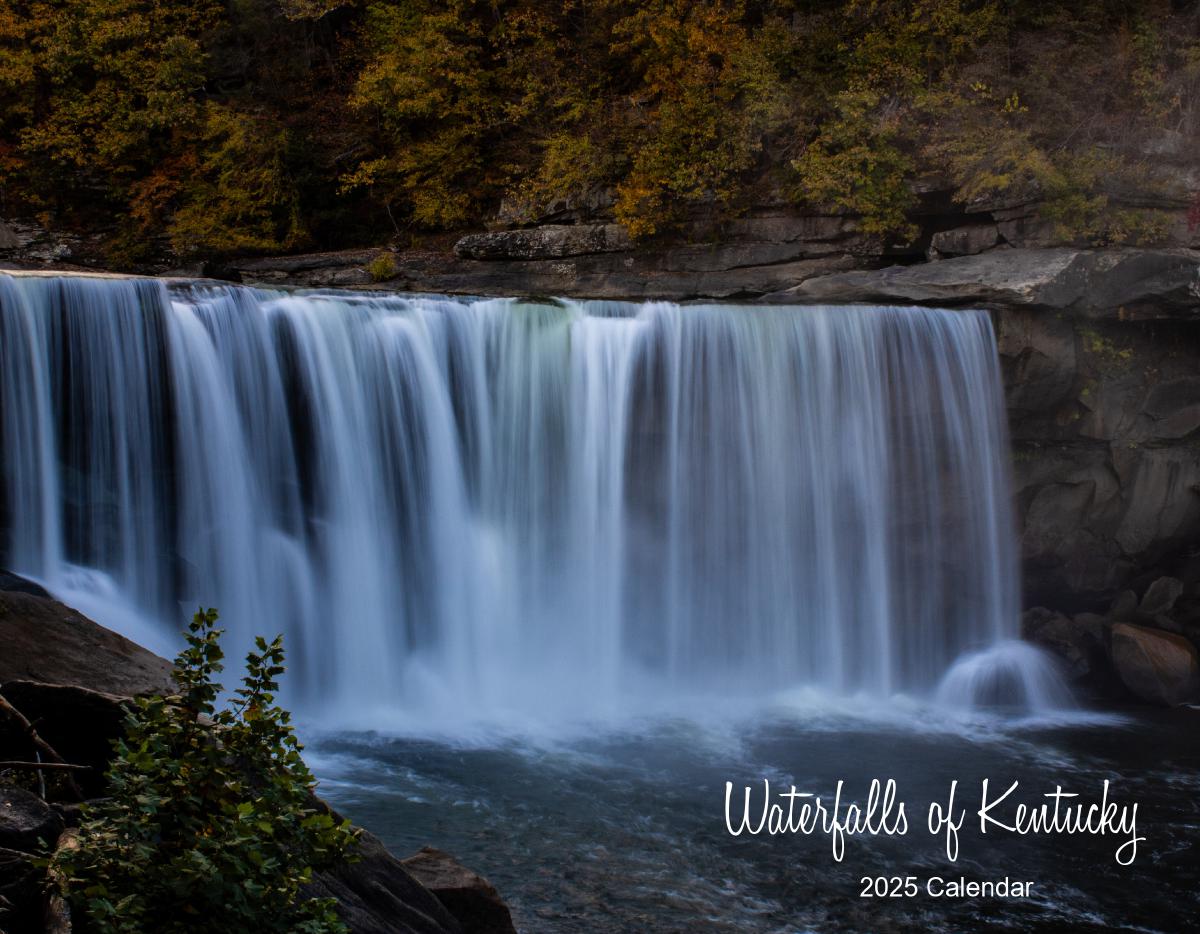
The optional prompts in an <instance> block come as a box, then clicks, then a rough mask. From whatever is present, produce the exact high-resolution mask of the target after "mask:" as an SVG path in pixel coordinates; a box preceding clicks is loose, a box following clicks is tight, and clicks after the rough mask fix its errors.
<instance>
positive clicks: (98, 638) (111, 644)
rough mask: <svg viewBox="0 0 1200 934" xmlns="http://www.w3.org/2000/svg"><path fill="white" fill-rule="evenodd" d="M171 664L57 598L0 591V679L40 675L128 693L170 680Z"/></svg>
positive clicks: (49, 679) (159, 686)
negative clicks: (94, 621)
mask: <svg viewBox="0 0 1200 934" xmlns="http://www.w3.org/2000/svg"><path fill="white" fill-rule="evenodd" d="M170 674H171V666H170V664H169V663H168V662H167V661H165V660H164V659H161V658H159V657H158V656H157V655H155V654H153V653H152V652H148V651H146V650H145V649H143V648H142V647H141V646H139V645H137V644H135V643H133V642H130V641H129V640H128V639H126V638H124V637H122V636H119V635H117V634H116V633H115V632H110V631H109V630H107V629H105V628H104V627H102V626H97V625H96V624H95V623H93V622H92V621H91V620H90V619H88V618H87V617H85V616H83V615H82V614H80V613H77V612H76V611H75V610H72V609H71V608H70V607H66V606H63V605H62V604H61V603H58V602H57V601H54V600H50V599H47V598H45V597H39V596H35V595H34V594H31V593H22V592H18V591H13V590H7V591H0V684H5V683H6V682H9V681H39V682H43V683H46V684H57V685H69V686H73V687H79V688H86V689H87V690H91V691H99V692H102V693H108V694H120V695H125V696H132V695H135V694H147V693H155V692H161V691H164V690H167V689H169V688H170V686H171V679H170Z"/></svg>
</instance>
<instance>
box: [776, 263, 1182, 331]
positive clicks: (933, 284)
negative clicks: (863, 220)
mask: <svg viewBox="0 0 1200 934" xmlns="http://www.w3.org/2000/svg"><path fill="white" fill-rule="evenodd" d="M963 252H968V248H967V246H966V245H964V248H963ZM976 252H979V251H976ZM763 300H764V301H775V302H784V301H787V302H791V301H798V302H808V303H812V302H830V303H837V304H842V303H847V302H863V303H871V304H881V305H910V304H915V305H939V306H943V307H976V308H1036V309H1045V310H1053V311H1055V312H1064V313H1067V314H1071V315H1079V316H1083V317H1112V316H1118V317H1120V318H1121V319H1122V320H1129V319H1133V318H1143V319H1156V318H1176V317H1184V318H1194V319H1195V318H1200V254H1197V253H1195V252H1194V251H1191V250H1072V249H1050V250H1029V249H1008V250H992V251H990V252H987V253H980V255H977V256H959V257H956V258H953V259H947V260H943V261H941V262H935V263H921V264H918V265H915V266H891V267H889V268H887V269H879V270H867V271H858V272H846V273H839V274H834V275H826V276H815V277H812V278H809V279H807V280H805V281H804V282H801V283H798V284H797V285H795V286H793V287H792V288H790V289H787V290H785V291H782V292H775V293H771V294H768V295H766V296H763Z"/></svg>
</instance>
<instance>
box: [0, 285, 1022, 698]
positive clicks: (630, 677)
mask: <svg viewBox="0 0 1200 934" xmlns="http://www.w3.org/2000/svg"><path fill="white" fill-rule="evenodd" d="M0 392H2V395H0V445H2V447H0V494H2V495H0V564H5V565H7V566H9V567H10V568H12V569H13V570H15V571H17V572H19V573H23V574H26V575H29V576H31V577H34V578H36V579H38V580H41V581H43V582H44V583H45V584H46V586H47V587H48V588H49V589H51V590H52V591H54V592H56V593H58V594H59V595H61V596H62V597H63V598H64V599H66V600H67V602H70V603H73V604H74V605H76V606H79V607H80V609H82V610H84V611H85V612H89V613H90V614H92V615H95V616H96V617H97V618H98V619H99V620H100V621H101V622H104V623H106V624H108V625H110V626H112V627H114V628H116V629H118V630H121V631H124V632H126V633H127V634H131V635H133V636H134V637H135V638H140V639H142V640H143V641H146V642H148V643H150V644H151V645H152V647H155V648H159V649H160V650H163V649H164V647H166V648H169V647H170V646H171V645H173V644H174V641H173V636H172V634H173V633H176V632H177V631H178V629H179V627H180V625H181V623H182V621H183V620H184V618H185V617H186V616H188V615H190V613H191V612H192V611H193V610H194V609H195V607H196V606H197V605H199V604H203V605H205V606H209V605H213V606H217V607H219V608H220V610H221V613H222V617H223V619H224V621H225V624H226V625H227V626H228V627H229V628H230V629H231V631H232V632H231V638H232V639H233V640H234V641H235V643H236V645H238V646H241V645H245V644H247V643H248V640H249V638H250V636H251V635H252V634H255V633H260V632H261V633H264V634H274V633H275V632H277V631H282V632H283V633H284V634H285V637H286V644H287V648H288V651H289V659H290V673H289V679H290V685H291V690H292V692H293V695H294V697H295V698H296V699H297V701H298V702H300V703H303V702H305V701H306V700H307V701H315V700H317V699H321V700H325V701H327V700H329V699H337V700H339V701H343V702H346V703H353V704H358V705H377V706H381V707H386V706H388V705H397V706H399V705H403V704H406V703H411V702H412V700H413V697H414V696H415V695H418V694H422V693H426V694H429V692H432V695H431V696H436V697H442V698H452V699H453V703H454V704H457V705H459V706H460V707H462V708H463V709H468V710H479V711H486V710H495V709H526V710H533V711H538V710H543V711H545V710H551V709H555V710H557V709H560V708H562V709H568V708H569V709H575V708H579V709H582V710H586V711H589V712H595V711H603V710H607V709H615V708H619V707H620V706H621V705H622V704H623V703H624V701H625V699H627V698H628V697H630V696H633V695H636V694H637V693H638V692H640V691H644V690H649V691H654V690H662V691H687V692H696V693H700V694H706V695H718V696H719V695H743V694H748V693H749V694H753V693H765V692H768V691H771V690H773V689H776V688H783V687H788V686H793V685H798V684H807V685H816V686H820V687H822V688H827V689H829V690H830V691H834V692H865V693H871V694H878V695H881V696H888V695H890V694H892V693H894V692H901V691H903V692H914V693H918V694H921V693H925V694H932V692H933V691H934V689H935V687H936V685H937V684H938V681H939V679H940V678H941V676H942V675H943V673H944V672H945V671H947V669H949V668H950V667H951V665H952V664H953V662H954V661H955V659H957V658H959V657H960V656H962V655H964V653H970V652H975V651H979V650H983V649H986V648H988V647H989V646H994V645H996V644H998V643H1000V642H1001V641H1002V640H1004V639H1006V638H1011V637H1012V636H1013V635H1014V633H1015V628H1016V625H1017V618H1018V578H1017V564H1016V555H1015V544H1014V534H1013V529H1012V527H1011V519H1010V514H1009V510H1010V505H1009V499H1010V491H1009V485H1008V479H1007V467H1006V463H1007V457H1008V453H1007V439H1006V433H1005V424H1004V413H1003V400H1002V396H1001V388H1000V380H999V375H998V368H997V360H996V349H995V343H994V338H993V334H992V329H991V324H990V321H989V319H988V317H987V315H986V314H985V313H983V312H975V311H970V312H963V311H955V312H950V311H938V310H930V309H920V308H885V307H829V308H818V307H806V308H792V307H789V308H779V307H732V306H682V307H681V306H678V305H674V304H669V303H648V304H643V305H633V304H620V303H600V302H578V303H576V302H550V303H523V302H519V301H511V300H492V301H486V300H466V299H449V298H437V297H418V296H397V295H389V294H382V293H378V294H372V293H363V294H354V293H344V292H338V293H332V292H329V293H324V292H315V293H283V292H271V291H260V290H255V289H250V288H245V287H240V286H231V285H218V284H211V283H201V282H195V283H186V282H171V283H165V282H162V281H155V280H132V279H119V278H100V277H87V276H61V277H50V276H12V277H0Z"/></svg>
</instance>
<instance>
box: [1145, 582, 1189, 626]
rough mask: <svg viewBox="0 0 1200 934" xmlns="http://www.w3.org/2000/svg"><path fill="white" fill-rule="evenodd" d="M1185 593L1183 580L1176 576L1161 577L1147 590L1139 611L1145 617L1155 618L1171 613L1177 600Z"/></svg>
mask: <svg viewBox="0 0 1200 934" xmlns="http://www.w3.org/2000/svg"><path fill="white" fill-rule="evenodd" d="M1182 594H1183V581H1181V580H1177V579H1176V578H1174V577H1160V578H1159V579H1158V580H1156V581H1155V582H1154V583H1153V584H1151V585H1150V587H1149V589H1147V590H1146V594H1145V596H1143V597H1142V602H1141V604H1139V606H1138V612H1139V613H1140V614H1141V615H1142V616H1145V617H1149V618H1153V617H1155V616H1163V615H1166V614H1167V613H1170V612H1171V610H1172V609H1174V608H1175V601H1176V600H1178V599H1179V598H1180V596H1182Z"/></svg>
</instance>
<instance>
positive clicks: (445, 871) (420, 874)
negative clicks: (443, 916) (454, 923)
mask: <svg viewBox="0 0 1200 934" xmlns="http://www.w3.org/2000/svg"><path fill="white" fill-rule="evenodd" d="M402 862H403V863H404V868H405V869H407V870H408V871H409V872H410V873H412V875H413V876H414V877H415V878H416V879H417V880H418V881H419V882H420V883H421V884H422V885H423V886H425V888H427V889H429V891H431V892H433V894H434V895H436V896H437V897H438V899H439V900H440V901H441V903H442V904H443V905H445V906H446V909H447V910H448V911H449V912H450V913H451V914H452V915H454V917H455V918H456V919H457V920H458V922H459V924H461V925H462V930H463V934H516V928H514V927H513V922H512V916H511V915H510V914H509V911H508V906H507V905H505V904H504V902H503V901H502V900H501V898H500V895H499V893H498V892H497V891H496V889H495V888H493V886H492V885H491V883H489V882H488V881H487V880H486V879H485V878H483V877H482V876H480V875H479V874H478V873H475V872H472V871H471V870H470V869H467V868H466V867H465V866H463V865H462V864H460V863H459V862H457V861H456V860H455V859H454V857H452V856H451V855H450V854H449V853H443V852H442V851H441V850H436V849H434V848H433V847H425V848H424V849H422V850H421V851H420V852H418V853H417V854H416V855H414V856H410V857H408V859H405V860H403V861H402Z"/></svg>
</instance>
